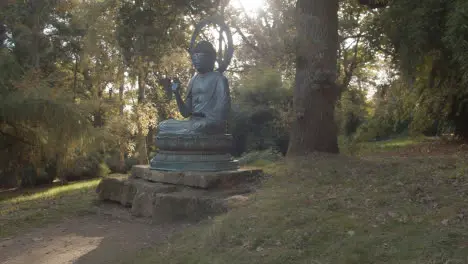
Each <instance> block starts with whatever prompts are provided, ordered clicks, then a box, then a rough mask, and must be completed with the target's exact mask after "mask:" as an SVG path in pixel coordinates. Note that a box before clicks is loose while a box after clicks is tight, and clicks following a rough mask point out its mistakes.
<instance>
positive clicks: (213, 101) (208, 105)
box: [159, 72, 231, 135]
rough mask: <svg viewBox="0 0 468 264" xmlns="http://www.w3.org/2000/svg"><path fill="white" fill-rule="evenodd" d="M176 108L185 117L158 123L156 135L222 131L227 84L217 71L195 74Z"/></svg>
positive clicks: (226, 109)
mask: <svg viewBox="0 0 468 264" xmlns="http://www.w3.org/2000/svg"><path fill="white" fill-rule="evenodd" d="M184 105H185V107H183V108H185V109H180V111H181V114H182V115H183V116H184V117H189V119H188V120H174V119H170V120H166V121H163V122H161V123H160V124H159V134H160V135H161V134H224V133H226V125H227V119H228V115H229V111H230V108H231V97H230V95H229V84H228V80H227V78H226V77H225V76H224V75H223V74H222V73H220V72H209V73H205V74H197V75H195V76H194V77H193V78H192V79H191V80H190V83H189V87H188V91H187V96H186V99H185V102H184Z"/></svg>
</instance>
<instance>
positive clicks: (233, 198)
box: [96, 177, 252, 223]
mask: <svg viewBox="0 0 468 264" xmlns="http://www.w3.org/2000/svg"><path fill="white" fill-rule="evenodd" d="M251 190H252V189H251V188H249V187H248V186H238V187H237V188H234V189H229V190H203V189H194V188H189V187H184V186H177V185H172V184H164V183H155V182H149V181H146V180H143V179H135V178H130V179H125V178H122V177H119V178H112V177H109V178H105V179H103V180H102V181H101V182H100V184H99V185H98V188H97V190H96V192H97V193H98V197H99V200H101V201H112V202H117V203H120V204H122V205H123V206H127V207H130V211H131V214H132V215H133V216H139V217H148V218H151V219H152V222H154V223H171V222H174V221H199V220H202V219H205V218H206V217H208V216H212V215H217V214H220V213H224V212H226V211H227V210H229V208H232V207H233V206H236V205H238V204H239V203H245V202H246V201H247V200H248V197H247V196H246V195H245V194H247V193H249V192H251Z"/></svg>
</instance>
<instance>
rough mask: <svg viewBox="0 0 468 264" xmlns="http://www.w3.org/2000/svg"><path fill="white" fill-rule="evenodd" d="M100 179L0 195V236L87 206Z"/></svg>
mask: <svg viewBox="0 0 468 264" xmlns="http://www.w3.org/2000/svg"><path fill="white" fill-rule="evenodd" d="M99 181H100V180H99V179H95V180H90V181H83V182H77V183H72V184H69V185H65V186H56V187H50V188H40V189H36V190H34V189H33V190H25V191H24V193H20V194H18V193H15V194H14V195H9V194H3V195H2V196H0V238H1V237H6V236H11V235H14V234H16V233H18V232H20V231H21V230H24V229H25V228H31V227H38V226H41V225H44V224H47V223H50V222H54V221H58V220H61V219H63V218H65V217H72V216H75V215H77V214H80V213H83V212H84V211H86V210H87V209H89V207H90V205H91V204H92V201H93V200H94V199H95V189H96V186H97V185H98V183H99Z"/></svg>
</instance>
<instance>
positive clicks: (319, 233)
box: [131, 140, 468, 264]
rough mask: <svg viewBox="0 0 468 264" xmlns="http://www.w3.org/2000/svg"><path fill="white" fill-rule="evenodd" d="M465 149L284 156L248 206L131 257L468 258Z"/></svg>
mask: <svg viewBox="0 0 468 264" xmlns="http://www.w3.org/2000/svg"><path fill="white" fill-rule="evenodd" d="M378 144H383V143H378ZM384 144H385V145H383V146H384V147H383V148H387V149H394V148H395V147H398V148H400V147H401V146H406V147H408V146H409V145H412V144H413V142H412V141H404V140H400V141H396V142H393V143H390V142H387V143H384ZM380 146H382V145H380ZM379 148H380V147H379ZM467 157H468V155H466V154H464V153H456V152H454V153H452V154H449V155H444V156H437V157H435V156H418V155H416V156H410V157H388V156H386V157H378V156H373V155H368V156H366V157H364V158H360V159H358V158H351V157H345V156H310V157H307V158H304V159H295V160H289V161H283V162H279V163H277V164H274V165H271V166H268V167H266V170H267V172H268V173H270V174H271V175H272V177H271V178H269V179H268V180H267V181H266V182H265V183H264V185H263V187H262V188H261V190H259V191H258V192H257V193H256V194H255V195H253V196H252V197H251V200H250V203H249V204H248V205H247V206H245V207H242V208H238V209H235V210H233V211H231V212H229V213H228V214H226V215H222V216H219V217H216V218H215V219H214V220H212V221H208V222H205V223H203V224H201V225H198V226H195V227H193V228H191V229H190V230H189V231H184V232H183V233H180V234H178V235H176V236H174V237H173V238H172V239H171V240H170V242H169V243H168V244H167V245H163V246H159V247H156V248H153V249H150V250H146V251H143V252H142V253H140V254H139V255H138V256H137V257H136V258H135V259H134V261H133V262H131V263H141V264H145V263H164V264H166V263H167V264H171V263H173V264H176V263H180V264H182V263H183V264H190V263H203V264H205V263H210V264H218V263H219V264H221V263H230V264H244V263H245V264H247V263H249V264H250V263H259V264H261V263H272V264H274V263H278V264H280V263H281V264H289V263H291V264H292V263H295V264H296V263H304V264H305V263H314V264H326V263H340V264H341V263H346V264H354V263H356V264H367V263H369V264H370V263H412V264H419V263H421V264H423V263H424V264H429V263H434V264H435V263H441V264H445V263H468V209H467V204H468V164H467V163H466V160H467Z"/></svg>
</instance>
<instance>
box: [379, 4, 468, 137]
mask: <svg viewBox="0 0 468 264" xmlns="http://www.w3.org/2000/svg"><path fill="white" fill-rule="evenodd" d="M466 7H467V3H466V1H463V0H454V1H440V0H425V1H423V2H415V1H410V0H398V1H392V4H391V5H390V6H389V8H387V9H384V10H382V12H381V14H380V16H379V17H378V18H376V21H375V25H376V28H380V29H381V30H383V32H384V33H385V36H386V37H387V38H388V40H389V42H390V43H391V44H392V48H393V51H394V53H393V54H392V55H393V56H394V59H395V62H397V63H398V65H399V68H400V69H401V81H402V82H403V83H404V84H405V87H406V89H407V91H408V92H407V93H408V95H409V98H411V105H412V106H411V107H412V108H414V110H415V112H414V114H412V116H411V121H412V122H411V126H410V128H411V130H415V131H424V130H427V129H428V127H431V126H433V123H432V122H433V121H434V120H435V121H438V122H439V125H441V124H446V123H451V124H453V126H454V128H455V133H456V134H457V135H459V136H461V137H464V138H467V137H468V125H466V123H467V122H466V120H467V118H468V105H467V102H468V90H467V87H468V86H467V83H468V82H467V78H466V77H467V76H468V68H467V67H466V58H467V57H466V48H467V47H468V44H467V43H468V30H467V29H466V27H465V26H464V25H466V23H467V21H468V20H467V18H466V15H465V14H466ZM377 47H378V48H381V47H382V46H381V45H380V43H379V45H377Z"/></svg>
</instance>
